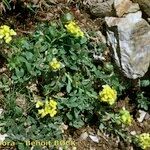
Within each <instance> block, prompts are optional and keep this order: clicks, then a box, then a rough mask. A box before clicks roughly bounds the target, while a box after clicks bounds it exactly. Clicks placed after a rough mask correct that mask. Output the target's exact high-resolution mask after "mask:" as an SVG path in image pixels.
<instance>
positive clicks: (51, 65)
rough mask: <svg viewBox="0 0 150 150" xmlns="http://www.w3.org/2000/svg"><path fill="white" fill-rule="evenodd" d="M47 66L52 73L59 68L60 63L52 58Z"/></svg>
mask: <svg viewBox="0 0 150 150" xmlns="http://www.w3.org/2000/svg"><path fill="white" fill-rule="evenodd" d="M49 65H50V67H51V68H52V69H53V70H54V71H57V70H59V69H60V67H61V62H59V61H58V60H57V59H56V58H53V59H52V61H51V62H50V63H49Z"/></svg>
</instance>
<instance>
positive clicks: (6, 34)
mask: <svg viewBox="0 0 150 150" xmlns="http://www.w3.org/2000/svg"><path fill="white" fill-rule="evenodd" d="M13 35H17V33H16V32H15V31H14V30H13V29H10V27H9V26H7V25H3V26H0V39H4V40H5V42H6V43H9V42H10V41H11V40H12V36H13Z"/></svg>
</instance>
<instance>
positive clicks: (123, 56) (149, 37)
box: [105, 11, 150, 79]
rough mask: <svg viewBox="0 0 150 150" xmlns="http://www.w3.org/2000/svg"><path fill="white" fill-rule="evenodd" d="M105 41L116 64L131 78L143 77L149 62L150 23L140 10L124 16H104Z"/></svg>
mask: <svg viewBox="0 0 150 150" xmlns="http://www.w3.org/2000/svg"><path fill="white" fill-rule="evenodd" d="M105 21H106V24H107V26H108V31H107V41H108V44H109V46H110V48H112V50H113V52H114V58H115V61H116V63H117V65H118V66H119V67H120V69H121V70H122V71H123V72H124V74H125V75H126V76H127V77H128V78H131V79H136V78H140V77H143V76H144V74H145V73H146V72H147V70H148V68H149V64H150V25H149V24H148V23H147V22H146V21H145V20H144V19H142V13H141V11H138V12H136V13H129V14H127V15H126V16H125V17H122V18H117V17H105Z"/></svg>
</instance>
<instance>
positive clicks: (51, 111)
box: [49, 109, 57, 117]
mask: <svg viewBox="0 0 150 150" xmlns="http://www.w3.org/2000/svg"><path fill="white" fill-rule="evenodd" d="M56 114H57V110H56V109H51V110H50V112H49V115H50V116H51V117H54V116H55V115H56Z"/></svg>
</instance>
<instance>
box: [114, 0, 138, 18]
mask: <svg viewBox="0 0 150 150" xmlns="http://www.w3.org/2000/svg"><path fill="white" fill-rule="evenodd" d="M114 8H115V10H116V14H117V16H118V17H122V16H123V15H125V14H128V13H133V12H137V11H139V10H140V7H139V5H138V4H137V3H132V1H130V0H114Z"/></svg>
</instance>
